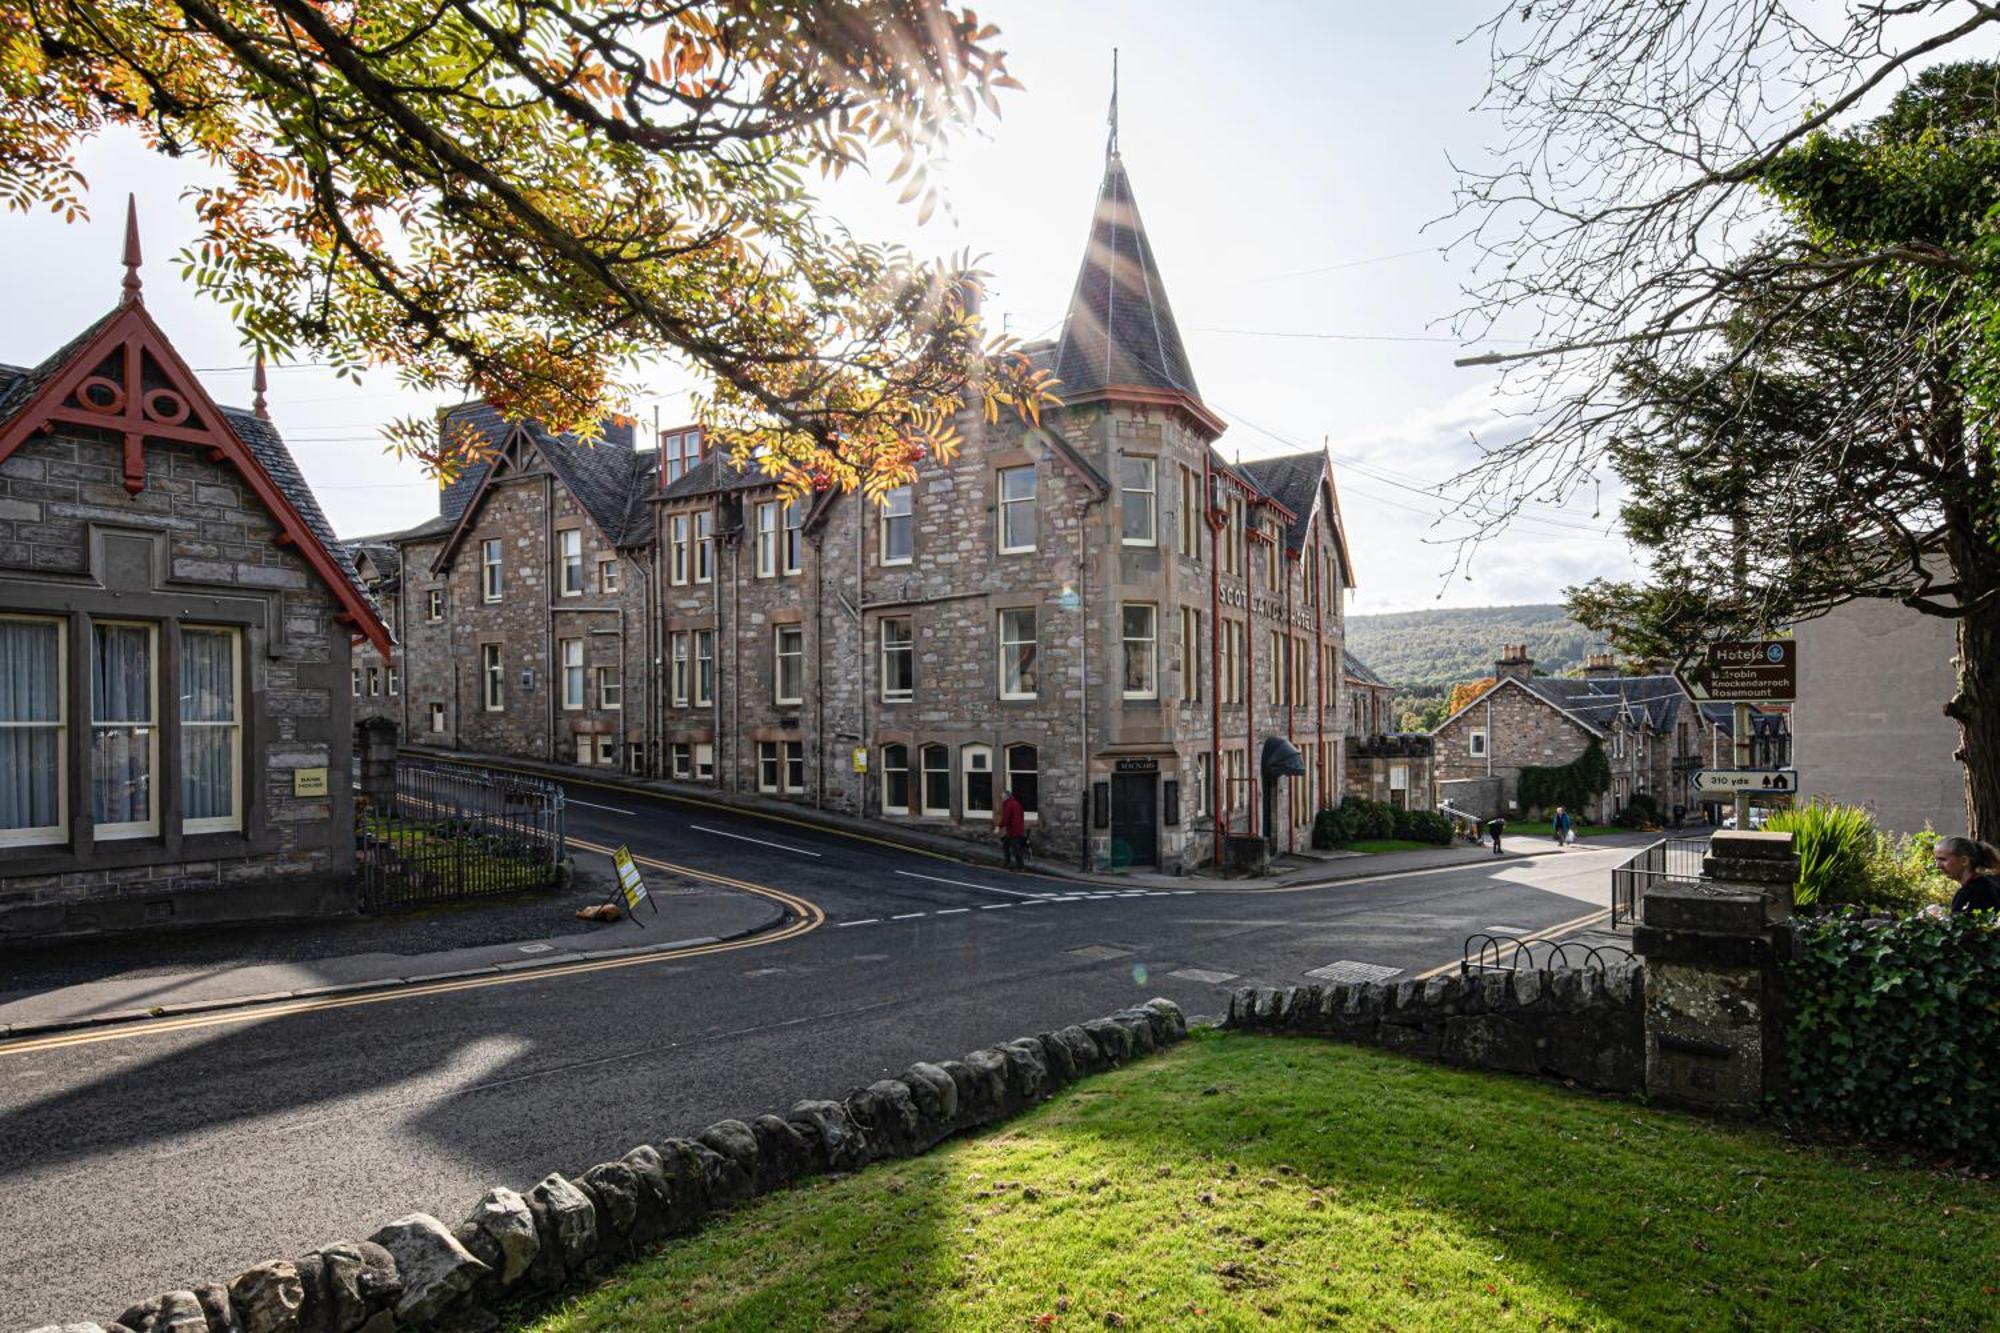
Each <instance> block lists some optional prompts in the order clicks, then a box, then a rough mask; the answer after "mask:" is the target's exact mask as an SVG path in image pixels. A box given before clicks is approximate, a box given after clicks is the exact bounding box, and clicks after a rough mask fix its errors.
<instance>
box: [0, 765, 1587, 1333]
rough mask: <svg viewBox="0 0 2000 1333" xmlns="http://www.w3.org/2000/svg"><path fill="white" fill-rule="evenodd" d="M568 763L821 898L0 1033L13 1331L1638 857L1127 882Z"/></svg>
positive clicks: (1515, 901)
mask: <svg viewBox="0 0 2000 1333" xmlns="http://www.w3.org/2000/svg"><path fill="white" fill-rule="evenodd" d="M572 790H573V795H574V797H575V802H574V803H573V804H572V806H571V811H570V813H571V823H570V831H571V834H572V836H573V837H575V838H578V839H581V840H585V841H590V842H598V843H603V844H606V845H615V844H617V843H620V842H624V843H628V844H630V845H631V846H632V848H633V850H634V851H635V852H638V853H640V854H642V855H645V856H650V857H655V858H659V859H661V860H663V861H667V862H671V863H675V864H679V865H685V866H688V867H692V868H695V869H700V870H707V871H712V872H714V873H718V874H724V875H728V876H731V877H734V878H737V879H741V880H748V881H751V882H755V883H758V884H762V885H766V886H770V887H773V888H777V889H781V890H783V891H785V892H788V893H791V894H794V895H797V896H799V897H801V898H804V899H807V900H809V901H810V902H812V903H813V904H815V905H816V906H817V907H818V908H819V909H820V910H821V911H823V912H824V913H825V917H826V920H825V921H824V922H823V923H821V924H819V925H818V926H817V927H816V928H814V929H812V930H810V931H807V932H806V933H803V934H798V935H795V936H793V937H792V938H789V939H784V940H781V941H779V942H776V943H770V944H764V945H759V946H756V947H748V948H740V949H736V950H733V951H728V952H719V953H712V954H707V955H704V956H699V957H690V958H680V959H673V960H666V961H658V962H649V963H645V964H641V965H637V966H622V967H617V968H613V969H607V970H601V971H590V972H581V973H575V974H570V975H564V976H551V977H535V976H533V975H532V974H527V975H523V976H516V977H508V978H504V979H501V982H502V984H484V983H482V984H478V985H471V986H467V987H466V988H464V989H458V990H453V991H450V992H448V993H443V994H433V995H419V996H401V995H399V996H392V997H390V998H386V999H382V1000H379V1001H374V1002H368V1003H346V1004H341V1005H334V1006H328V1007H326V1008H324V1009H318V1010H311V1011H308V1012H302V1013H293V1014H288V1015H286V1016H283V1017H278V1018H268V1019H261V1020H258V1019H252V1020H249V1021H242V1022H227V1023H222V1024H218V1025H216V1026H212V1027H205V1028H197V1029H192V1030H186V1029H184V1030H178V1031H167V1030H154V1029H152V1028H151V1027H150V1026H148V1025H141V1026H136V1027H131V1028H125V1029H120V1030H118V1031H117V1032H116V1034H115V1036H114V1039H111V1040H91V1041H87V1042H78V1043H76V1044H71V1045H53V1046H42V1047H38V1048H37V1047H28V1048H23V1047H21V1046H18V1045H17V1046H15V1047H12V1048H10V1047H6V1046H0V1201H4V1203H0V1215H4V1217H5V1225H4V1228H0V1333H13V1331H14V1330H19V1329H24V1328H27V1327H31V1326H33V1325H35V1324H39V1323H44V1322H52V1321H64V1320H75V1319H91V1318H98V1319H109V1318H111V1317H114V1316H116V1315H117V1314H118V1312H119V1311H120V1310H122V1309H123V1308H124V1307H125V1306H126V1304H128V1303H130V1302H131V1301H135V1300H138V1299H141V1298H144V1297H148V1296H151V1295H154V1294H157V1293H158V1292H160V1291H164V1290H169V1289H171V1288H173V1287H176V1286H182V1285H185V1284H187V1283H188V1282H190V1281H195V1280H203V1279H223V1280H226V1279H227V1278H228V1277H230V1276H232V1275H233V1274H235V1273H237V1272H239V1271H241V1270H242V1269H243V1268H245V1267H247V1266H249V1265H250V1264H252V1263H255V1262H258V1261H259V1260H262V1259H267V1258H273V1257H279V1256H285V1255H291V1254H297V1253H301V1252H303V1251H305V1250H308V1249H311V1248H313V1247H315V1246H318V1245H321V1244H325V1243H327V1242H330V1241H334V1240H338V1239H342V1238H351V1237H356V1236H364V1235H366V1234H367V1233H369V1232H370V1231H372V1230H373V1229H374V1228H375V1227H377V1226H379V1225H380V1224H381V1223H383V1222H385V1221H387V1220H389V1219H390V1218H393V1217H396V1216H399V1215H401V1214H403V1213H405V1212H409V1211H412V1210H421V1211H425V1212H431V1213H434V1214H436V1215H437V1216H439V1217H440V1218H442V1219H444V1220H445V1221H446V1222H447V1223H448V1224H449V1223H451V1222H455V1221H456V1220H457V1219H458V1218H460V1217H462V1216H463V1215H464V1213H465V1212H466V1210H467V1209H468V1207H469V1206H470V1204H471V1203H472V1202H473V1201H474V1200H475V1199H476V1198H477V1197H478V1196H479V1194H481V1193H482V1192H483V1191H484V1190H485V1188H486V1187H487V1186H488V1185H491V1184H495V1183H505V1184H509V1185H513V1186H516V1187H524V1186H527V1185H530V1184H532V1183H533V1182H534V1181H535V1180H537V1179H539V1178H540V1177H541V1176H542V1175H543V1174H544V1173H546V1172H548V1171H551V1170H559V1171H563V1172H565V1173H571V1172H576V1171H580V1170H583V1169H584V1168H587V1167H589V1166H590V1165H592V1164H593V1163H595V1162H599V1161H603V1160H606V1159H608V1158H611V1157H614V1156H617V1155H618V1154H620V1153H622V1152H624V1151H625V1150H626V1149H628V1148H630V1147H632V1146H633V1145H635V1144H637V1143H641V1142H646V1141H656V1140H658V1139H660V1138H663V1137H666V1136H668V1135H672V1134H686V1133H690V1132H692V1131H696V1130H699V1129H700V1128H701V1127H702V1126H704V1125H707V1124H709V1123H710V1122H712V1121H714V1120H717V1119H719V1118H722V1117H724V1116H748V1115H753V1114H756V1113H759V1112H762V1111H767V1110H780V1111H781V1110H783V1109H785V1108H787V1107H789V1106H790V1104H791V1103H792V1102H793V1101H795V1100H797V1099H799V1098H801V1097H808V1096H838V1095H840V1094H842V1093H844V1092H845V1091H847V1090H848V1089H850V1088H852V1087H854V1086H857V1085H860V1084H864V1083H867V1082H869V1081H871V1080H873V1079H876V1078H880V1077H883V1076H886V1075H892V1074H895V1073H896V1072H898V1071H900V1070H902V1069H903V1068H904V1067H906V1066H907V1065H908V1064H909V1063H910V1062H911V1061H914V1060H918V1059H941V1058H946V1057H950V1056H956V1055H959V1054H962V1053H963V1052H965V1051H967V1050H971V1049H973V1048H975V1047H978V1046H982V1045H986V1044H989V1043H991V1042H994V1041H1000V1040H1005V1039H1008V1038H1011V1037H1016V1036H1020V1035H1023V1034H1025V1033H1031V1032H1035V1031H1040V1030H1044V1029H1047V1028H1049V1027H1053V1026H1059V1025H1061V1024H1064V1023H1068V1022H1074V1021H1076V1020H1078V1019H1083V1018H1090V1017H1095V1016H1097V1015H1100V1014H1103V1013H1107V1012H1109V1011H1110V1010H1112V1009H1116V1008H1118V1007H1120V1006H1122V1005H1125V1004H1129V1003H1132V1002H1135V1001H1138V1000H1144V999H1147V998H1149V997H1151V996H1154V995H1166V996H1168V997H1170V998H1172V999H1174V1000H1176V1001H1178V1002H1179V1003H1180V1004H1181V1005H1182V1006H1183V1007H1184V1008H1185V1009H1186V1010H1187V1011H1188V1012H1189V1013H1190V1014H1191V1015H1200V1014H1215V1013H1218V1012H1219V1011H1220V1010H1221V1009H1222V1008H1223V1007H1224V1006H1225V1005H1226V1003H1227V994H1228V991H1229V989H1230V988H1232V987H1234V986H1239V985H1245V984H1296V983H1298V982H1301V981H1303V980H1306V975H1305V974H1306V973H1308V972H1310V971H1311V970H1313V969H1316V968H1321V967H1325V966H1328V965H1330V964H1333V963H1337V962H1355V963H1364V964H1371V965H1376V966H1381V967H1387V968H1397V969H1401V970H1403V973H1404V975H1408V974H1410V973H1413V972H1418V971H1422V970H1425V969H1428V968H1431V967H1435V966H1437V965H1440V964H1443V963H1447V962H1450V961H1452V960H1455V959H1456V958H1457V957H1458V956H1459V952H1460V949H1461V946H1462V943H1463V941H1464V939H1465V937H1466V936H1467V935H1468V934H1471V933H1473V932H1475V931H1480V930H1487V929H1504V930H1506V931H1507V933H1526V932H1530V931H1538V930H1542V929H1546V928H1549V927H1552V926H1555V925H1557V924H1559V923H1564V922H1569V921H1572V920H1575V919H1576V918H1578V917H1581V916H1583V915H1585V914H1586V913H1588V912H1590V911H1591V910H1592V908H1593V907H1595V906H1599V905H1601V904H1602V903H1603V901H1604V892H1605V886H1606V884H1607V877H1606V872H1607V871H1608V869H1609V867H1610V866H1611V865H1612V864H1614V863H1615V862H1616V861H1617V860H1618V859H1620V858H1621V857H1622V856H1623V855H1625V854H1627V853H1626V852H1625V851H1623V850H1611V849H1607V850H1604V851H1579V852H1576V853H1571V854H1565V855H1562V856H1547V857H1541V858H1537V859H1535V860H1533V861H1526V860H1515V859H1511V858H1509V859H1506V860H1501V861H1495V862H1490V863H1487V862H1482V863H1479V864H1476V865H1472V866H1460V867H1453V868H1450V869H1444V870H1437V871H1424V872H1417V873H1409V874H1403V875H1398V876H1393V877H1386V878H1382V879H1377V880H1352V881H1347V882H1344V883H1341V884H1338V885H1335V886H1331V887H1327V888H1323V889H1314V890H1303V891H1290V892H1272V893H1259V894H1251V893H1231V892H1227V891H1192V890H1189V891H1159V890H1155V891H1151V892H1137V893H1129V892H1128V893H1121V892H1120V891H1119V890H1116V889H1113V890H1109V891H1106V890H1099V889H1096V888H1094V887H1085V886H1081V885H1077V884H1074V883H1071V882H1068V881H1062V880H1056V879H1046V878H1041V877H1038V876H1032V875H1010V874H1006V873H1004V872H1000V871H994V870H989V869H984V868H976V867H969V866H965V865H962V864H959V863H956V862H951V861H945V860H939V859H935V858H931V857H926V856H922V855H920V854H916V853H912V852H908V851H904V850H900V849H896V848H892V847H888V846H882V845H875V844H871V843H867V842H858V841H853V840H850V839H845V838H842V837H839V836H837V835H833V834H829V833H825V832H821V831H818V830H814V829H808V828H803V827H796V826H791V825H786V824H779V823H772V822H768V821H765V820H762V819H759V818H756V817H752V816H747V815H743V814H740V813H737V812H732V811H727V810H720V809H715V808H711V807H705V806H699V805H688V804H682V803H676V802H672V801H668V800H664V799H657V798H651V797H646V796H636V795H630V794H627V793H623V792H607V791H603V790H600V789H596V788H591V787H587V786H583V785H576V786H574V787H573V789H572ZM664 910H666V911H668V912H670V911H671V902H670V901H669V902H667V903H666V904H664ZM669 929H670V927H669Z"/></svg>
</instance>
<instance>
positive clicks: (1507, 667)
mask: <svg viewBox="0 0 2000 1333" xmlns="http://www.w3.org/2000/svg"><path fill="white" fill-rule="evenodd" d="M1534 674H1535V659H1534V658H1532V657H1530V656H1528V645H1527V644H1525V643H1503V644H1501V645H1500V660H1499V661H1497V662H1495V663H1494V664H1493V675H1494V676H1495V678H1497V679H1499V680H1527V679H1528V678H1529V677H1531V676H1533V675H1534Z"/></svg>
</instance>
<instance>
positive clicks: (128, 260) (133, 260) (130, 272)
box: [118, 194, 145, 305]
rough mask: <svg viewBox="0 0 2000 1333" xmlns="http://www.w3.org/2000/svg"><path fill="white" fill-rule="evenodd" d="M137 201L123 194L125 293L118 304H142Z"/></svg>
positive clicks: (135, 198) (133, 197)
mask: <svg viewBox="0 0 2000 1333" xmlns="http://www.w3.org/2000/svg"><path fill="white" fill-rule="evenodd" d="M139 264H140V256H139V201H138V198H137V197H136V196H134V195H129V194H128V195H126V196H125V295H124V297H123V298H122V299H120V301H119V302H118V304H120V305H144V304H145V300H144V298H142V297H141V296H140V295H139V289H140V287H141V286H143V285H144V284H142V283H141V282H140V281H139Z"/></svg>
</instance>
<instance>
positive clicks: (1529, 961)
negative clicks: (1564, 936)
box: [1458, 932, 1632, 973]
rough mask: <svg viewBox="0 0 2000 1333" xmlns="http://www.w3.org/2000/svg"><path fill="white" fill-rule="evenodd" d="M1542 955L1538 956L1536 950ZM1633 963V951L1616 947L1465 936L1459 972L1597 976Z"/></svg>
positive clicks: (1577, 942)
mask: <svg viewBox="0 0 2000 1333" xmlns="http://www.w3.org/2000/svg"><path fill="white" fill-rule="evenodd" d="M1537 949H1540V950H1541V951H1542V952H1541V954H1540V955H1539V956H1537V954H1536V952H1535V951H1536V950H1537ZM1631 961H1632V951H1631V950H1630V949H1624V948H1620V947H1619V946H1618V945H1615V944H1584V943H1582V942H1580V941H1577V940H1522V939H1516V938H1515V937H1514V936H1512V935H1489V934H1486V933H1483V932H1482V933H1480V934H1478V935H1468V936H1467V937H1466V940H1465V953H1464V956H1463V957H1462V958H1460V959H1459V964H1458V970H1459V971H1460V972H1464V973H1472V972H1533V971H1537V970H1539V971H1544V972H1547V971H1554V970H1556V969H1558V968H1571V969H1577V968H1595V969H1596V970H1597V971H1599V972H1606V971H1609V970H1610V969H1611V968H1613V967H1618V966H1623V965H1624V964H1626V963H1629V962H1631Z"/></svg>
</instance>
